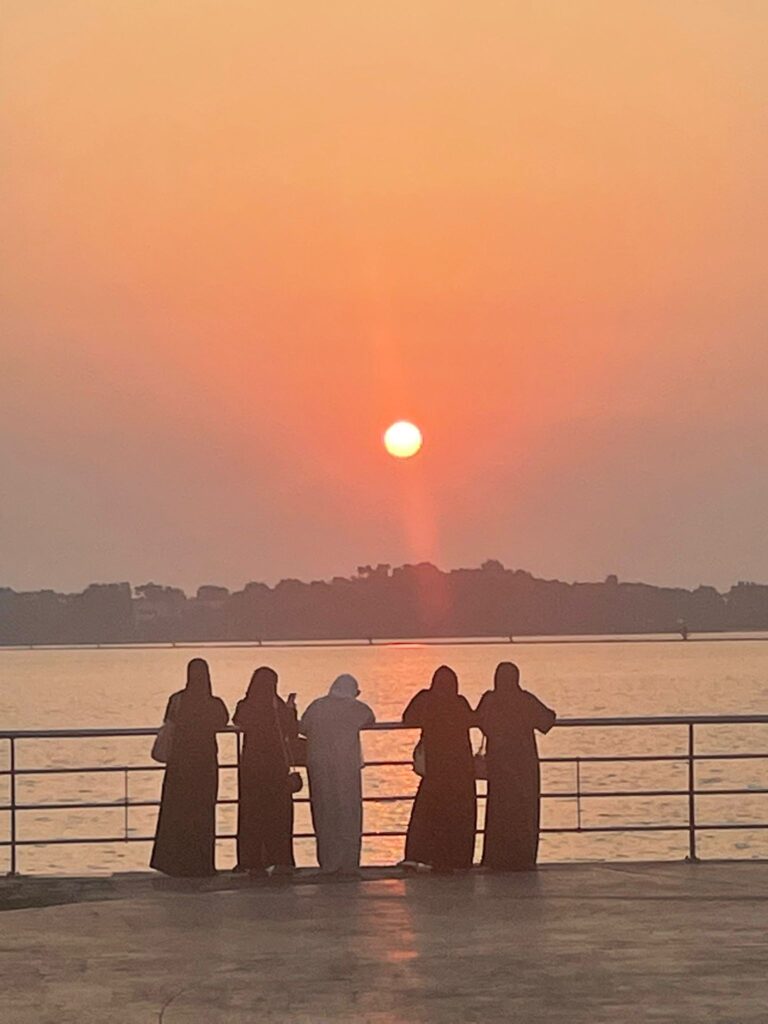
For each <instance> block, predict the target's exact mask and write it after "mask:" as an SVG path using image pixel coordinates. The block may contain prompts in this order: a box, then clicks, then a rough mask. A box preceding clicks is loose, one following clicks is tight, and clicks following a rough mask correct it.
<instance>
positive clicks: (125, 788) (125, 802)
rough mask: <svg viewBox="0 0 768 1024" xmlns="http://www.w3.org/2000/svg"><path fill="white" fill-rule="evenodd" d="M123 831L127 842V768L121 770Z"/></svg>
mask: <svg viewBox="0 0 768 1024" xmlns="http://www.w3.org/2000/svg"><path fill="white" fill-rule="evenodd" d="M123 833H124V836H125V841H126V842H128V769H127V768H126V769H124V771H123Z"/></svg>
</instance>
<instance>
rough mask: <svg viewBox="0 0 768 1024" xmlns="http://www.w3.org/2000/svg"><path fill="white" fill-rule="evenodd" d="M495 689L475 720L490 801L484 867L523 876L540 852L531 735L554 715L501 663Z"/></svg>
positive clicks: (535, 764)
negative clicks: (484, 746)
mask: <svg viewBox="0 0 768 1024" xmlns="http://www.w3.org/2000/svg"><path fill="white" fill-rule="evenodd" d="M493 685H494V688H493V690H489V691H487V692H486V693H484V694H483V696H482V699H481V700H480V703H479V705H478V708H477V721H478V724H479V725H480V728H481V729H482V730H483V732H484V733H485V735H486V737H487V740H488V748H487V753H486V765H487V770H488V801H487V804H486V809H485V842H484V844H483V861H482V863H483V865H484V866H485V867H489V868H492V869H493V870H495V871H527V870H531V869H532V868H534V867H535V865H536V856H537V854H538V848H539V802H540V794H541V779H540V774H541V773H540V769H539V754H538V750H537V749H536V735H535V731H534V730H538V731H539V732H542V733H546V732H549V730H550V729H551V728H552V726H553V725H554V724H555V712H554V711H552V710H550V708H548V707H546V705H544V704H542V703H541V701H540V700H539V699H538V697H534V695H533V694H532V693H528V692H527V691H526V690H522V689H521V688H520V670H519V669H518V667H517V665H514V664H513V663H512V662H511V661H503V662H502V663H501V664H500V665H499V666H498V667H497V668H496V674H495V676H494V682H493Z"/></svg>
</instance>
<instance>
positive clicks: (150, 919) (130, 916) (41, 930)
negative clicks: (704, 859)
mask: <svg viewBox="0 0 768 1024" xmlns="http://www.w3.org/2000/svg"><path fill="white" fill-rule="evenodd" d="M67 900H73V901H77V902H66V901H67ZM34 903H53V904H56V905H48V906H27V907H26V909H8V910H6V911H5V912H4V913H2V914H0V954H1V959H0V965H1V966H0V999H1V1000H2V1003H1V1005H0V1021H2V1024H244V1022H254V1024H256V1022H258V1024H262V1022H263V1024H272V1022H291V1024H294V1022H296V1024H298V1022H302V1024H309V1022H311V1024H324V1022H337V1021H338V1022H371V1024H422V1022H423V1024H454V1022H456V1024H458V1022H461V1024H487V1022H496V1021H498V1022H505V1024H509V1022H520V1024H529V1022H535V1021H548V1022H553V1024H555V1022H556V1024H561V1022H562V1024H581V1022H583V1024H587V1022H589V1024H624V1022H626V1024H641V1022H659V1021H664V1022H669V1024H717V1022H720V1024H766V1022H768V981H767V980H766V975H767V974H768V864H767V863H763V862H760V863H754V862H753V863H749V862H748V863H744V862H741V863H704V864H691V865H689V864H626V863H623V864H611V865H607V864H599V865H593V864H589V865H587V864H584V865H568V866H566V865H564V866H547V867H544V868H542V869H540V870H539V871H538V872H537V873H534V874H530V875H511V876H496V875H487V874H483V873H481V872H476V873H473V874H472V875H466V876H453V877H447V878H444V877H436V878H432V877H429V876H418V877H411V878H400V877H397V876H395V875H394V874H393V873H392V872H389V873H387V872H381V871H380V872H375V871H374V872H370V873H366V875H365V877H364V879H363V880H362V881H354V882H337V883H328V882H323V883H320V882H318V881H317V880H316V879H315V878H313V877H312V876H306V875H303V876H302V877H301V878H300V879H299V881H298V882H297V883H283V882H276V881H274V882H267V883H258V884H254V885H249V884H247V882H246V880H244V879H242V878H240V877H238V876H227V875H224V876H221V877H220V878H218V879H216V880H215V881H213V882H212V883H210V884H207V885H205V886H203V887H202V888H198V887H195V886H188V887H185V886H179V885H177V884H174V883H168V882H166V881H165V880H160V879H158V880H157V881H155V880H154V879H153V878H151V877H150V876H145V875H139V876H123V877H120V876H118V877H116V878H114V879H104V880H91V881H87V882H86V881H84V882H82V883H79V882H72V881H70V882H64V881H59V882H54V881H47V880H45V879H27V880H22V881H17V880H7V881H4V882H0V906H6V907H12V906H17V907H20V906H22V905H24V904H27V905H29V904H34Z"/></svg>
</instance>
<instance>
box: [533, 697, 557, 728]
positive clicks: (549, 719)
mask: <svg viewBox="0 0 768 1024" xmlns="http://www.w3.org/2000/svg"><path fill="white" fill-rule="evenodd" d="M528 697H529V699H530V704H529V710H530V714H531V720H532V723H533V728H534V729H536V730H537V732H542V733H548V732H549V730H550V729H551V728H552V726H553V725H554V724H555V722H556V720H557V715H556V714H555V712H554V711H553V710H552V708H548V707H547V705H546V704H544V703H543V702H542V701H540V700H539V698H538V697H534V695H533V694H532V693H529V694H528Z"/></svg>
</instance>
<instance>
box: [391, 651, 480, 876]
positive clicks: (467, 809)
mask: <svg viewBox="0 0 768 1024" xmlns="http://www.w3.org/2000/svg"><path fill="white" fill-rule="evenodd" d="M403 722H404V723H405V724H406V725H409V726H413V727H415V728H418V729H421V743H422V745H423V750H424V778H423V779H422V780H421V782H420V783H419V788H418V790H417V792H416V798H415V800H414V802H413V808H412V810H411V820H410V822H409V823H408V836H407V838H406V841H405V863H406V864H414V863H415V864H430V865H431V866H432V868H433V870H435V871H453V870H464V869H467V868H471V867H472V859H473V856H474V852H475V824H476V803H475V769H474V762H473V758H472V745H471V743H470V739H469V729H470V726H471V725H473V723H474V716H473V713H472V709H471V708H470V706H469V704H468V703H467V701H466V698H464V697H462V696H460V695H459V682H458V679H457V677H456V673H455V672H454V671H453V669H451V668H448V667H447V666H446V665H442V666H441V667H440V668H439V669H438V670H437V671H436V672H435V674H434V676H433V677H432V685H431V687H430V688H429V689H428V690H421V691H420V692H419V693H417V694H416V696H415V697H414V698H413V700H412V701H411V702H410V704H409V705H408V707H407V708H406V709H405V711H404V712H403Z"/></svg>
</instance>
